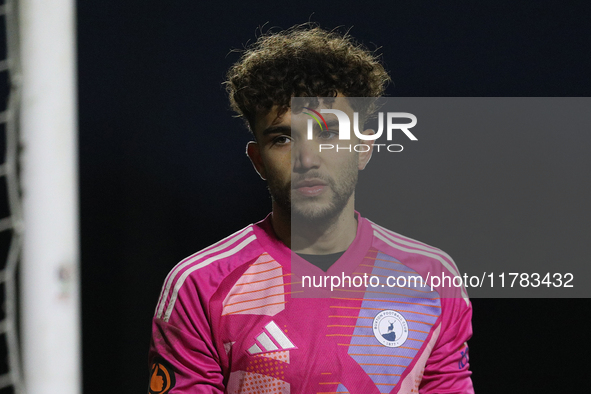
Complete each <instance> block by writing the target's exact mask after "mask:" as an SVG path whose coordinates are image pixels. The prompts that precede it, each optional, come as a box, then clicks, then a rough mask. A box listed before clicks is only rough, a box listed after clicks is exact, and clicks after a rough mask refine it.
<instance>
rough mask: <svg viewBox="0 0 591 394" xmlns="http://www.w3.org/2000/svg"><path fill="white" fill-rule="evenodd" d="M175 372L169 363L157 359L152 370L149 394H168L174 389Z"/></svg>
mask: <svg viewBox="0 0 591 394" xmlns="http://www.w3.org/2000/svg"><path fill="white" fill-rule="evenodd" d="M174 384H175V378H174V371H173V370H172V367H171V366H170V364H169V363H168V362H166V361H165V360H163V359H160V358H157V359H155V360H154V362H153V363H152V367H151V368H150V386H149V388H148V394H166V393H168V392H169V391H170V389H172V388H173V387H174Z"/></svg>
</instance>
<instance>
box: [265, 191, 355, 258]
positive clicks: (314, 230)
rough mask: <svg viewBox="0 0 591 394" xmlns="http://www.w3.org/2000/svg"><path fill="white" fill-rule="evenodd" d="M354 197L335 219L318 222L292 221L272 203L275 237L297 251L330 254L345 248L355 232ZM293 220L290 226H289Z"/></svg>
mask: <svg viewBox="0 0 591 394" xmlns="http://www.w3.org/2000/svg"><path fill="white" fill-rule="evenodd" d="M353 202H354V199H353V198H351V200H350V201H349V203H348V204H347V205H346V206H345V208H344V209H343V210H342V211H341V213H340V214H339V215H338V216H336V217H335V218H334V219H332V220H330V221H327V222H325V223H323V224H322V225H319V224H318V223H315V224H306V225H304V224H301V225H300V224H298V225H296V224H294V223H292V221H291V216H290V214H289V213H287V212H284V210H282V209H280V208H279V207H278V206H277V205H276V204H273V214H272V220H271V223H272V224H273V229H274V231H275V234H276V235H277V238H279V239H280V240H281V241H282V242H283V243H284V244H285V245H286V246H287V247H288V248H290V249H292V250H293V251H294V252H296V253H304V254H330V253H337V252H342V251H344V250H347V248H348V247H349V245H351V243H353V240H354V239H355V236H356V234H357V218H356V217H355V210H354V204H353ZM292 224H293V226H292Z"/></svg>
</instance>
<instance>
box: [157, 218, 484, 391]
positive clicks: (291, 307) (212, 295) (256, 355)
mask: <svg viewBox="0 0 591 394" xmlns="http://www.w3.org/2000/svg"><path fill="white" fill-rule="evenodd" d="M357 218H358V228H357V236H356V238H355V240H354V241H353V243H352V244H351V246H350V247H349V248H348V250H347V251H346V252H345V253H344V254H343V255H342V256H341V258H339V260H338V261H337V262H336V263H335V264H333V265H332V266H331V267H330V268H329V269H328V271H327V272H324V271H322V270H321V269H320V268H318V267H316V266H314V265H312V264H310V263H307V262H305V261H304V260H302V259H301V258H299V257H298V256H297V255H295V254H294V255H292V254H291V251H290V250H289V249H288V248H287V247H285V245H283V243H281V242H280V241H279V240H278V239H277V238H276V237H275V235H274V233H273V230H272V227H271V225H270V217H267V218H266V219H265V220H263V221H261V222H259V223H257V224H255V225H251V226H248V227H246V228H245V229H242V230H240V231H239V232H237V233H234V234H233V235H231V236H229V237H228V238H226V239H224V240H222V241H220V242H218V243H216V244H214V245H212V246H210V247H209V248H206V249H204V250H202V251H200V252H198V253H196V254H194V255H192V256H190V257H188V258H186V259H185V260H183V261H181V262H180V263H179V264H178V265H177V266H176V267H175V268H173V270H172V271H171V272H170V274H169V275H168V277H167V278H166V280H165V282H164V286H163V289H162V293H161V296H160V299H159V302H158V305H157V307H156V313H155V316H154V320H153V335H152V344H151V349H150V365H151V381H150V388H149V390H150V393H152V394H166V393H217V394H220V393H228V394H245V393H252V394H254V393H284V394H287V393H291V394H296V393H298V394H299V393H318V394H328V393H350V394H379V393H416V392H421V393H435V392H437V393H440V392H445V393H471V392H473V388H472V382H471V379H470V374H471V372H470V371H469V364H468V356H467V355H468V350H467V345H466V341H467V340H468V339H469V338H470V336H471V335H472V329H471V314H472V309H471V305H470V302H469V300H468V298H467V295H466V293H465V290H464V289H456V290H454V293H453V294H452V293H450V292H449V291H448V290H444V289H440V288H435V289H433V290H431V289H430V288H429V287H427V286H425V287H413V288H410V287H395V288H392V287H387V286H384V287H381V286H380V287H369V286H368V287H367V288H365V287H360V288H339V289H335V290H334V291H333V292H330V294H329V295H328V296H327V297H322V298H301V294H299V295H298V293H299V292H301V277H300V275H301V272H299V271H298V272H297V274H296V273H294V272H293V271H292V259H300V260H293V264H296V263H298V264H301V266H303V267H305V273H306V274H309V275H317V276H321V275H322V276H324V275H339V276H340V275H341V273H346V274H347V275H360V276H361V275H363V274H367V275H373V276H376V277H378V278H380V283H384V282H382V281H384V280H385V278H386V277H388V276H390V275H393V274H395V275H396V276H397V277H400V276H405V277H409V278H410V277H412V276H415V277H416V276H417V275H420V276H422V277H423V278H426V277H427V275H437V274H441V273H445V274H446V275H458V274H459V273H458V271H457V268H456V267H455V265H454V263H453V261H452V260H451V258H450V257H449V256H448V255H446V254H445V253H444V252H442V251H440V250H439V249H436V248H433V247H430V246H428V245H425V244H422V243H420V242H417V241H414V240H411V239H409V238H406V237H403V236H400V235H398V234H395V233H393V232H391V231H389V230H386V229H384V228H382V227H380V226H378V225H376V224H374V223H372V222H370V221H369V220H367V219H364V218H362V217H361V216H360V215H357ZM299 266H300V265H298V267H299ZM165 372H167V373H168V374H167V373H165Z"/></svg>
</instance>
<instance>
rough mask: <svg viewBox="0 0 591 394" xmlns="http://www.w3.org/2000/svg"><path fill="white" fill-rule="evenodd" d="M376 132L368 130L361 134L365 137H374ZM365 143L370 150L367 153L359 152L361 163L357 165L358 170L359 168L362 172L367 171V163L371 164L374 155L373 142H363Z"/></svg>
mask: <svg viewBox="0 0 591 394" xmlns="http://www.w3.org/2000/svg"><path fill="white" fill-rule="evenodd" d="M375 133H376V132H375V131H374V130H372V129H367V130H364V131H363V132H362V133H361V134H364V135H373V134H375ZM362 142H363V143H365V145H368V146H369V150H368V151H367V152H359V162H358V163H357V168H359V169H360V170H363V169H365V166H366V165H367V163H369V160H370V159H371V155H372V153H373V141H371V140H370V141H362Z"/></svg>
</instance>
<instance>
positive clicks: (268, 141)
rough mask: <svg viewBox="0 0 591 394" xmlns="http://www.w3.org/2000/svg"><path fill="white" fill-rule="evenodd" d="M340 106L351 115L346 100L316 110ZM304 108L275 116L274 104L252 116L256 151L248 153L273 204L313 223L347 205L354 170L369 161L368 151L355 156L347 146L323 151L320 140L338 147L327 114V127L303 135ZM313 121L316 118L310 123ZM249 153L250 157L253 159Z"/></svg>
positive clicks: (332, 119)
mask: <svg viewBox="0 0 591 394" xmlns="http://www.w3.org/2000/svg"><path fill="white" fill-rule="evenodd" d="M322 108H333V109H339V110H341V111H343V112H345V113H347V115H349V118H350V119H353V110H352V109H351V107H350V106H349V104H348V102H347V100H346V99H345V98H337V100H336V101H335V102H333V103H324V102H323V101H322V100H320V106H319V107H318V108H315V110H316V111H319V110H320V109H322ZM304 112H309V111H303V112H301V113H297V114H294V113H292V111H291V110H288V111H287V112H286V113H284V114H283V115H281V116H277V108H273V109H272V110H271V112H270V113H269V114H268V115H267V116H265V117H261V118H260V119H257V123H256V125H255V135H256V138H257V144H256V149H254V150H255V151H256V152H254V154H251V152H250V151H251V150H253V149H251V148H252V147H249V156H250V158H251V160H252V161H253V164H254V165H255V167H256V169H257V171H258V172H259V174H260V175H261V176H262V177H263V178H265V179H266V180H267V182H268V187H269V191H270V193H271V196H272V198H273V201H274V203H275V204H276V205H277V207H278V208H280V209H282V210H283V211H284V212H285V213H288V214H289V213H290V214H291V216H292V218H293V219H295V220H303V221H305V222H317V221H323V220H329V219H331V218H334V217H336V216H337V215H338V214H339V213H340V212H341V211H342V210H343V208H344V207H345V206H346V205H347V204H348V203H349V202H351V203H352V198H353V193H354V190H355V185H356V184H357V174H358V170H359V169H363V168H364V167H365V164H366V163H367V161H368V160H369V156H371V153H369V155H368V154H366V153H362V154H359V153H357V152H355V151H352V152H349V151H348V150H339V151H338V152H337V151H336V149H330V150H327V149H324V150H323V151H322V152H320V144H332V145H335V146H336V145H337V144H338V143H339V140H338V133H339V130H338V123H337V122H336V120H337V118H336V116H335V115H332V114H324V118H325V119H326V122H327V124H328V125H329V127H328V130H326V127H323V128H322V129H320V127H318V125H317V124H315V125H314V126H315V128H314V133H313V138H312V139H311V140H309V139H308V138H307V137H308V136H307V127H308V119H311V117H310V116H309V115H307V114H305V113H304ZM314 123H315V122H314ZM356 143H358V142H356V140H354V139H352V140H350V141H342V142H341V145H347V146H348V145H349V144H352V145H354V144H356ZM253 156H254V157H253Z"/></svg>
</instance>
